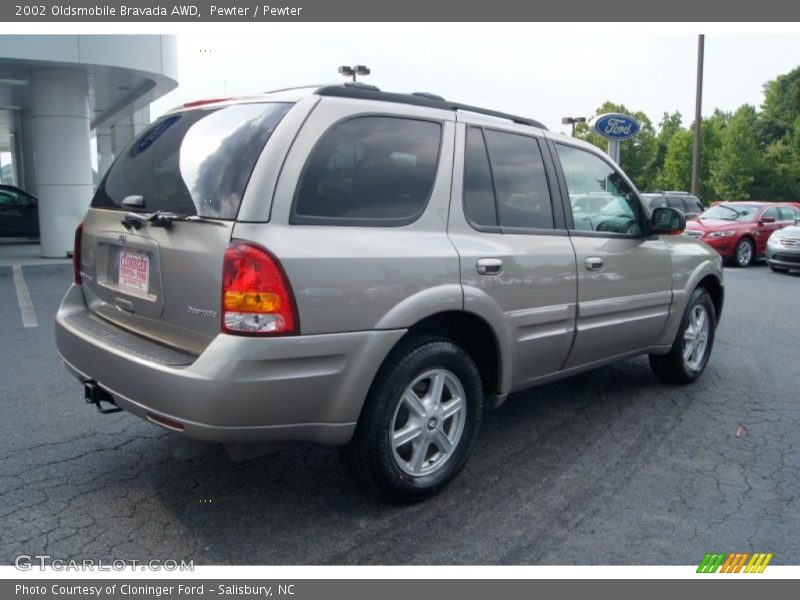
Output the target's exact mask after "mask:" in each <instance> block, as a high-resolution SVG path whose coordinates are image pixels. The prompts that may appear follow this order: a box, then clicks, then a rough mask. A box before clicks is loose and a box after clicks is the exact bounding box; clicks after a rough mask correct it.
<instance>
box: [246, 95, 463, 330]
mask: <svg viewBox="0 0 800 600" xmlns="http://www.w3.org/2000/svg"><path fill="white" fill-rule="evenodd" d="M367 115H389V116H407V117H410V118H423V119H430V120H435V121H438V122H440V123H441V124H442V141H441V149H440V156H439V161H438V170H437V174H436V178H435V180H434V185H433V189H432V192H431V196H430V198H429V201H428V204H427V207H426V209H425V212H424V213H423V214H422V216H421V217H420V218H419V219H418V220H417V221H415V222H414V223H411V224H410V225H406V226H402V227H363V226H343V225H296V224H294V225H289V218H290V212H291V206H292V201H293V198H294V195H295V191H296V188H297V185H298V181H299V180H300V177H301V174H302V172H303V168H304V167H305V164H306V161H307V159H308V157H309V155H310V154H311V152H312V151H313V149H314V147H315V145H316V144H317V142H318V140H319V139H320V138H321V136H322V135H324V134H325V132H326V131H327V130H328V129H329V128H330V127H332V126H333V125H334V124H336V123H338V122H339V121H341V120H343V119H346V118H350V117H355V116H367ZM454 136H455V125H454V122H453V116H452V114H450V113H449V112H446V111H441V110H435V109H425V108H420V107H408V106H404V105H399V104H397V105H395V104H388V103H383V102H364V101H353V100H349V99H341V98H323V99H322V100H321V101H320V102H319V103H318V104H317V106H316V107H315V108H314V110H313V111H312V112H311V113H310V115H309V116H308V118H307V119H306V121H305V123H304V124H303V126H302V128H301V129H300V131H299V133H298V134H297V136H296V138H295V139H294V142H293V143H292V146H291V149H290V150H289V153H288V155H287V156H286V158H285V161H284V162H283V165H282V168H281V173H280V177H279V178H278V180H277V184H276V186H275V194H274V201H273V202H272V210H271V215H269V216H267V215H266V214H264V213H263V212H262V214H260V215H259V219H260V220H266V219H267V218H268V219H269V223H263V222H259V223H243V222H239V223H237V224H236V226H235V229H234V232H233V237H235V238H241V239H246V240H250V241H253V242H256V243H258V244H261V245H262V246H264V247H265V248H268V249H269V250H270V251H271V252H272V253H274V254H275V255H276V256H277V257H278V259H279V260H280V262H281V264H282V265H283V268H284V270H285V271H286V274H287V276H288V278H289V281H290V283H291V286H292V290H293V292H294V296H295V300H296V303H297V308H298V312H299V317H300V331H301V333H302V334H319V333H334V332H345V331H365V330H370V329H398V328H404V327H409V326H411V325H413V324H414V323H415V322H417V321H418V320H420V319H421V318H424V317H425V316H428V315H430V314H434V313H436V312H441V311H444V310H459V309H461V308H462V307H463V297H462V293H461V287H460V280H459V261H458V254H457V253H456V251H455V248H454V247H453V245H452V243H451V242H450V240H449V238H448V237H447V233H446V229H447V215H448V210H449V201H450V186H451V178H452V164H453V145H454ZM254 183H255V182H254ZM251 185H252V184H251ZM268 192H269V189H268V187H267V188H265V189H264V190H263V191H262V194H267V193H268ZM247 193H248V196H247V197H246V199H250V198H251V197H252V198H256V197H257V195H258V193H259V191H258V189H256V188H254V189H252V190H251V189H250V188H248V192H247ZM262 202H263V203H266V202H267V200H266V198H263V197H262ZM249 210H250V214H255V213H254V212H253V208H252V207H251V208H250V209H249ZM240 221H241V219H240Z"/></svg>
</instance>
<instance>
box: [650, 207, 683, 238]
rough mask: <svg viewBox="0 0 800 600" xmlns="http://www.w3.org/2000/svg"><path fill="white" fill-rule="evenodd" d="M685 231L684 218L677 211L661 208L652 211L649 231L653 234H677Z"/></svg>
mask: <svg viewBox="0 0 800 600" xmlns="http://www.w3.org/2000/svg"><path fill="white" fill-rule="evenodd" d="M684 229H686V217H684V216H683V213H681V212H680V211H678V210H675V209H674V208H669V207H666V206H662V207H660V208H656V209H654V210H653V216H652V217H650V230H651V231H652V232H653V233H667V234H671V235H672V234H677V233H681V232H682V231H683V230H684Z"/></svg>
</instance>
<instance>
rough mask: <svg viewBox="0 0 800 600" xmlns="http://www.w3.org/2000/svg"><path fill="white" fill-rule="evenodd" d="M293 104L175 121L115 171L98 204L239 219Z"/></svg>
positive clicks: (240, 107)
mask: <svg viewBox="0 0 800 600" xmlns="http://www.w3.org/2000/svg"><path fill="white" fill-rule="evenodd" d="M291 106H292V105H291V104H288V103H254V104H236V105H233V106H227V107H222V108H209V109H199V110H192V111H187V112H184V113H176V114H170V115H167V116H165V117H163V118H161V119H159V120H158V121H156V122H155V123H153V124H152V125H151V126H150V127H148V128H147V129H146V130H145V131H144V132H142V133H141V134H140V135H139V136H138V137H137V138H136V139H134V140H133V142H132V143H131V144H130V145H128V147H127V148H125V150H123V151H122V152H121V153H120V155H119V157H118V158H117V159H116V160H115V161H114V164H113V165H111V168H110V169H109V171H108V174H107V175H106V177H105V178H104V179H103V181H102V182H101V184H100V187H99V188H98V189H97V193H96V194H95V196H94V199H93V200H92V206H93V207H96V208H112V209H113V208H118V209H122V210H130V208H128V207H127V206H122V201H123V200H124V199H125V198H126V197H128V196H142V197H143V198H144V203H145V210H147V211H155V210H162V211H168V212H175V213H181V214H187V215H200V216H204V217H213V218H219V219H235V218H236V214H237V213H238V211H239V205H240V204H241V202H242V197H243V196H244V191H245V188H246V187H247V183H248V181H249V180H250V175H251V173H252V172H253V167H254V166H255V164H256V161H257V160H258V157H259V156H260V155H261V151H262V150H263V149H264V146H265V144H266V143H267V140H268V139H269V137H270V135H271V134H272V132H273V130H274V129H275V127H276V126H277V124H278V123H279V122H280V120H281V119H282V118H283V116H284V115H285V114H286V113H287V112H288V110H289V109H290V108H291Z"/></svg>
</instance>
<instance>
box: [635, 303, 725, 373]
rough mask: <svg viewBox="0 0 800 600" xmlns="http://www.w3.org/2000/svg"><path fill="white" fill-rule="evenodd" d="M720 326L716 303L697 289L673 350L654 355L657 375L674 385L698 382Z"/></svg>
mask: <svg viewBox="0 0 800 600" xmlns="http://www.w3.org/2000/svg"><path fill="white" fill-rule="evenodd" d="M716 327H717V319H716V312H715V310H714V302H713V301H712V300H711V296H710V295H709V293H708V292H707V291H706V290H705V289H704V288H697V289H696V290H695V291H694V292H693V293H692V295H691V297H690V298H689V302H688V304H687V306H686V310H685V311H684V313H683V320H682V322H681V326H680V328H679V329H678V335H677V336H676V337H675V341H674V342H673V344H672V348H671V349H670V351H669V352H668V353H667V354H663V355H662V354H651V355H650V366H651V367H652V369H653V372H654V373H655V374H656V375H657V376H658V377H660V378H661V379H663V380H664V381H667V382H670V383H692V382H694V381H696V380H697V379H698V378H699V377H700V375H702V374H703V371H705V369H706V365H707V364H708V358H709V356H711V350H712V348H713V346H714V333H715V330H716Z"/></svg>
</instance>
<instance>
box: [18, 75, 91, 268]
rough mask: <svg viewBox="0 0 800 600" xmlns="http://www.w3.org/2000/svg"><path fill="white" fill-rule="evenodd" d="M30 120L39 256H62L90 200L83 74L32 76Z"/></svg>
mask: <svg viewBox="0 0 800 600" xmlns="http://www.w3.org/2000/svg"><path fill="white" fill-rule="evenodd" d="M31 120H32V121H33V142H34V152H35V153H36V189H37V192H38V193H37V195H38V196H39V231H40V236H41V239H42V255H43V256H45V257H53V258H55V257H62V256H66V255H67V252H69V251H71V250H72V244H73V241H74V233H75V227H77V225H78V223H80V221H81V219H82V218H83V216H84V214H85V213H86V209H87V208H88V206H89V202H90V201H91V199H92V191H93V190H92V160H91V140H90V138H89V82H88V79H87V76H86V72H84V71H82V70H78V69H75V70H69V69H40V70H35V71H33V73H31Z"/></svg>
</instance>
